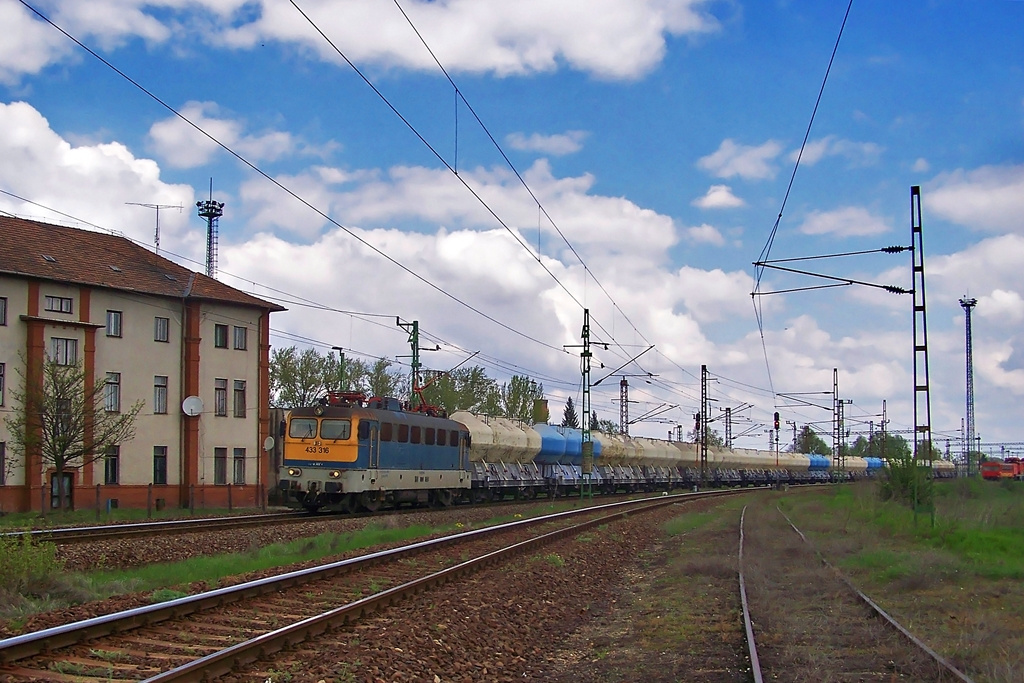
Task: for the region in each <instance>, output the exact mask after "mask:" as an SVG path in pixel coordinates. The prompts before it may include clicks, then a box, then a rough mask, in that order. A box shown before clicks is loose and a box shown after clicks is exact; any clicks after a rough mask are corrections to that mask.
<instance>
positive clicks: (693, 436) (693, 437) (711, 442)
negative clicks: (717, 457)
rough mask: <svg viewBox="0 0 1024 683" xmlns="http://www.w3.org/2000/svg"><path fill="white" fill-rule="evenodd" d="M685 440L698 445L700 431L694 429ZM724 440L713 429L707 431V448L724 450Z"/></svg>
mask: <svg viewBox="0 0 1024 683" xmlns="http://www.w3.org/2000/svg"><path fill="white" fill-rule="evenodd" d="M686 438H687V439H688V440H689V441H690V443H700V430H698V429H694V430H692V431H690V432H689V433H688V434H687V435H686ZM724 447H725V440H724V439H723V438H722V435H721V434H719V433H718V432H716V431H715V430H714V429H709V430H708V448H724Z"/></svg>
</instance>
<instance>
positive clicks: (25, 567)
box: [0, 534, 64, 593]
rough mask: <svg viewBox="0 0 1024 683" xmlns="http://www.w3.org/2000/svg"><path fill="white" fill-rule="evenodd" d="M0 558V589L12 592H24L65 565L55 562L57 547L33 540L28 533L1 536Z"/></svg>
mask: <svg viewBox="0 0 1024 683" xmlns="http://www.w3.org/2000/svg"><path fill="white" fill-rule="evenodd" d="M0 557H3V558H4V561H3V562H0V589H3V590H6V591H9V592H11V593H22V592H25V591H26V590H27V589H28V588H29V587H30V586H31V585H33V584H37V583H41V582H44V581H46V580H48V579H50V578H51V577H53V576H54V575H56V574H58V573H59V572H60V571H61V570H62V569H63V568H64V563H63V562H61V561H60V560H58V559H57V546H56V545H54V544H53V543H46V542H37V541H34V540H32V538H31V537H30V536H29V535H28V534H24V535H22V536H20V537H14V538H2V537H0Z"/></svg>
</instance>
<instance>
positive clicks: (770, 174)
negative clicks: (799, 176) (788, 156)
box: [697, 138, 782, 180]
mask: <svg viewBox="0 0 1024 683" xmlns="http://www.w3.org/2000/svg"><path fill="white" fill-rule="evenodd" d="M780 152H782V145H781V144H780V143H779V142H776V141H775V140H769V141H768V142H765V143H764V144H761V145H758V146H756V147H754V146H750V145H738V144H736V142H735V141H733V140H732V139H731V138H726V139H725V140H723V141H722V144H721V145H719V146H718V149H717V150H716V151H714V152H713V153H711V154H709V155H708V156H706V157H701V158H700V159H699V160H698V161H697V166H698V167H700V168H702V169H704V170H705V171H708V172H709V173H710V174H711V175H713V176H716V177H718V178H732V177H734V176H739V177H741V178H745V179H747V180H763V179H766V178H774V177H775V174H776V173H777V172H778V169H777V168H776V167H775V165H774V164H773V163H772V162H773V161H774V160H775V158H776V157H777V156H779V153H780Z"/></svg>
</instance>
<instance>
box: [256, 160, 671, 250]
mask: <svg viewBox="0 0 1024 683" xmlns="http://www.w3.org/2000/svg"><path fill="white" fill-rule="evenodd" d="M326 173H328V171H327V170H325V169H324V168H317V169H316V170H315V172H306V173H302V174H299V175H297V176H291V177H287V178H285V177H282V178H279V180H281V181H282V183H283V184H285V185H287V186H288V187H293V188H296V189H297V193H298V194H300V195H301V196H303V197H307V198H310V199H311V202H312V203H313V204H314V205H315V206H319V207H328V210H329V211H330V213H331V215H332V216H334V217H335V218H336V219H337V220H338V221H339V222H341V223H342V224H344V225H361V226H385V225H394V224H396V223H401V222H403V221H406V222H408V221H416V222H418V223H420V224H422V225H423V227H424V229H436V226H438V225H446V226H449V227H451V228H459V227H467V228H470V229H473V230H491V229H493V228H494V227H495V226H496V225H497V222H496V220H495V218H494V216H492V215H491V213H490V211H489V210H488V209H487V208H486V207H484V206H483V205H482V204H481V203H480V202H478V201H477V200H476V199H474V198H473V197H472V196H471V195H470V194H469V193H468V192H467V191H466V189H465V187H463V185H462V182H461V181H465V182H466V183H468V184H469V185H470V187H472V188H473V189H474V191H475V192H476V193H477V194H478V195H479V196H480V197H482V198H483V200H484V201H486V202H487V205H488V206H489V207H490V208H491V209H493V210H494V212H495V213H496V214H497V215H499V216H501V217H502V219H503V220H504V221H505V223H506V225H508V226H509V228H510V229H512V230H514V231H516V232H517V234H522V236H523V237H522V239H523V241H524V242H526V243H527V244H531V245H533V246H534V247H535V246H536V235H537V230H538V223H537V210H536V205H535V204H533V203H531V202H524V201H523V200H524V198H525V197H526V195H525V191H524V190H523V188H522V185H521V184H520V182H519V179H518V178H517V177H516V176H515V174H513V173H512V172H511V171H508V170H506V169H504V168H497V169H483V168H476V169H465V170H463V171H461V172H460V174H459V178H456V177H454V176H453V175H452V174H451V173H450V172H449V171H447V170H446V169H436V168H424V167H421V166H399V167H394V168H392V169H389V170H388V171H387V172H386V173H385V172H373V171H363V172H360V173H358V174H353V173H340V172H338V171H337V170H336V169H335V170H332V171H330V173H334V174H340V175H339V176H338V177H340V178H341V179H342V181H343V182H345V183H347V184H346V185H345V186H344V187H336V186H337V185H339V184H340V183H338V182H327V181H326V180H325V179H326V178H327V177H328V176H327V175H325V174H326ZM523 176H524V178H525V179H526V182H527V183H528V184H529V185H530V187H531V189H532V190H533V191H534V193H535V194H536V196H537V197H538V198H539V199H540V200H541V202H542V203H543V204H544V207H545V209H546V210H547V211H548V213H549V214H550V215H552V216H555V217H556V220H558V228H559V230H560V231H561V233H562V234H563V235H565V237H566V239H568V240H569V242H570V243H572V245H573V246H574V247H575V248H577V249H581V250H582V251H583V253H584V254H589V255H595V256H597V255H600V256H601V257H605V258H607V257H610V256H612V255H619V256H623V255H634V256H635V255H641V254H644V255H646V254H652V253H653V254H658V255H659V256H658V258H664V254H665V252H666V251H667V250H668V249H669V248H670V247H671V246H673V245H674V244H675V243H676V242H677V241H678V235H677V233H676V229H675V227H674V225H673V222H672V219H671V218H670V217H668V216H665V215H661V214H658V213H656V212H654V211H651V210H649V209H644V208H642V207H640V206H637V205H636V204H634V203H633V202H630V201H629V200H626V199H623V198H619V197H604V196H599V195H594V194H591V193H590V188H591V186H592V185H593V182H594V179H593V178H592V177H590V176H580V177H576V178H556V177H554V176H553V175H552V173H551V168H550V166H549V164H548V163H547V162H546V161H544V160H539V161H537V162H535V163H534V164H533V165H532V166H530V167H529V168H528V169H527V170H526V171H524V172H523ZM350 181H351V182H350ZM242 196H243V197H244V198H245V199H246V201H247V204H248V206H249V209H250V210H251V211H253V216H254V218H253V221H252V222H253V224H254V225H255V226H256V227H257V228H258V229H273V228H276V227H279V228H284V229H286V230H290V231H294V232H296V233H298V234H300V235H303V236H304V237H306V238H310V237H313V236H315V235H316V234H317V233H318V232H319V231H320V229H321V228H322V227H323V225H324V221H323V219H322V218H319V217H315V216H314V215H313V214H312V213H310V212H309V211H308V209H307V210H302V211H299V212H297V211H296V207H297V204H296V202H295V201H294V199H292V198H290V197H287V196H286V195H284V194H283V193H281V192H280V191H277V190H276V189H274V188H270V187H269V186H267V184H266V182H265V181H263V180H259V179H257V180H253V181H250V182H247V183H246V184H245V185H243V189H242ZM499 227H500V226H499ZM539 228H540V230H541V231H542V232H543V234H544V240H543V244H542V251H544V252H548V251H550V252H553V253H557V254H561V252H562V250H563V249H565V250H567V249H568V248H567V247H565V245H564V244H563V243H562V238H561V237H560V236H559V235H558V234H557V233H556V232H555V230H554V228H553V227H552V226H551V224H550V223H549V222H547V221H546V220H545V221H543V222H541V224H540V226H539ZM505 234H506V235H507V234H508V233H507V232H506V233H505ZM509 239H511V236H510V235H509ZM563 258H565V259H568V260H569V262H571V260H572V259H573V258H574V257H572V256H571V254H569V255H565V256H563Z"/></svg>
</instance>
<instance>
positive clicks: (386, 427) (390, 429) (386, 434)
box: [380, 422, 395, 441]
mask: <svg viewBox="0 0 1024 683" xmlns="http://www.w3.org/2000/svg"><path fill="white" fill-rule="evenodd" d="M394 438H395V425H394V424H392V423H390V422H384V423H382V424H381V426H380V440H381V441H393V440H394Z"/></svg>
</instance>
